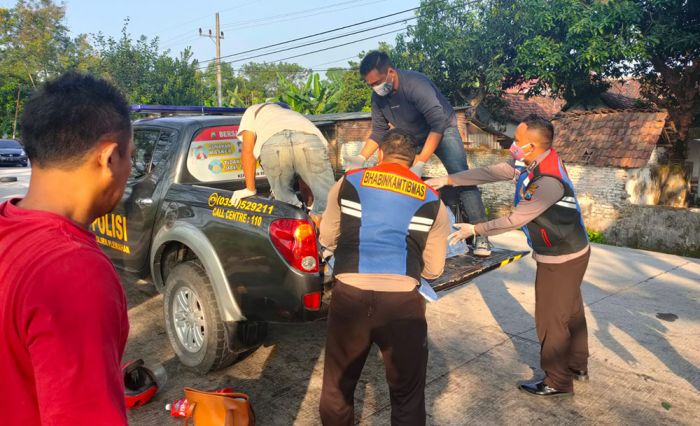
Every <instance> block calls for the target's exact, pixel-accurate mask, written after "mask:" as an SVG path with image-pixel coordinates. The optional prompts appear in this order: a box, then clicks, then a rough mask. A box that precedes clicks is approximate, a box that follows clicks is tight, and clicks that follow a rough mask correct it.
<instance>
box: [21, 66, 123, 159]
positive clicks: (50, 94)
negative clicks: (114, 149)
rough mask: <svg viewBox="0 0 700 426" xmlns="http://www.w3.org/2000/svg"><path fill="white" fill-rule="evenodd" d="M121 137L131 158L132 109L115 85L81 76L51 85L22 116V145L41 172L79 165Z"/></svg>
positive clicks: (71, 74) (67, 76)
mask: <svg viewBox="0 0 700 426" xmlns="http://www.w3.org/2000/svg"><path fill="white" fill-rule="evenodd" d="M109 134H115V135H116V136H117V137H118V140H119V150H120V152H121V153H124V152H126V150H127V148H128V146H127V145H128V143H129V138H130V136H131V121H130V119H129V105H128V104H127V102H126V99H124V96H123V95H122V94H121V92H120V91H119V90H118V89H117V88H116V87H115V86H114V85H112V84H111V83H109V82H107V81H106V80H103V79H101V78H97V77H94V76H91V75H89V74H83V73H78V72H68V73H66V74H63V75H62V76H60V77H58V78H57V79H55V80H52V81H49V82H48V83H46V84H45V85H44V86H43V87H41V88H40V89H39V90H38V91H36V92H35V93H34V94H33V95H32V97H31V99H30V100H29V101H28V102H27V104H26V106H25V107H24V112H23V113H22V142H23V143H24V147H25V148H24V149H25V150H26V151H27V156H28V157H29V159H30V160H31V161H32V163H36V164H37V165H38V166H40V167H49V168H51V167H59V168H60V167H70V166H74V165H77V164H78V162H79V161H80V160H82V159H83V158H84V157H85V155H86V154H87V153H88V152H90V151H91V150H92V149H93V148H94V147H95V145H96V144H97V142H98V141H99V140H100V138H102V137H103V136H105V135H109Z"/></svg>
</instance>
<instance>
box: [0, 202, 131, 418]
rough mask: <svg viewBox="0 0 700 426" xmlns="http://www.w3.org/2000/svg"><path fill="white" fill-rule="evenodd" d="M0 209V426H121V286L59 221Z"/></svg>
mask: <svg viewBox="0 0 700 426" xmlns="http://www.w3.org/2000/svg"><path fill="white" fill-rule="evenodd" d="M18 201H19V200H11V201H8V202H5V203H2V204H0V383H1V385H0V423H2V424H7V425H23V426H25V425H27V426H28V425H39V424H44V425H97V424H99V425H124V424H126V423H127V420H126V410H125V406H124V390H123V377H122V374H121V367H120V364H121V358H122V355H123V353H124V346H125V344H126V338H127V336H128V334H129V321H128V318H127V305H126V298H125V296H124V290H123V289H122V286H121V283H120V281H119V277H118V276H117V274H116V271H115V270H114V267H113V266H112V264H111V263H110V261H109V259H108V258H107V257H106V256H105V255H104V253H102V252H101V251H100V249H99V247H98V246H97V243H96V242H95V236H94V235H93V234H92V233H90V232H89V231H87V230H85V229H83V228H81V227H79V226H77V225H76V224H74V223H73V222H71V221H70V220H68V219H67V218H65V217H62V216H59V215H56V214H53V213H48V212H42V211H36V210H27V209H22V208H20V207H17V206H16V203H17V202H18Z"/></svg>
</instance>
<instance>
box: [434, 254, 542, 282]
mask: <svg viewBox="0 0 700 426" xmlns="http://www.w3.org/2000/svg"><path fill="white" fill-rule="evenodd" d="M528 254H529V252H527V251H514V250H506V249H503V248H495V247H494V248H493V249H491V256H489V257H476V256H474V255H471V254H462V255H459V256H454V257H450V258H448V259H447V260H446V261H445V272H443V274H442V276H441V277H440V278H438V279H436V280H435V281H433V282H431V283H430V286H431V287H432V288H433V290H435V291H443V290H448V289H451V288H454V287H459V286H460V285H463V284H466V283H467V282H469V281H471V280H473V279H474V278H476V277H478V276H479V275H482V274H485V273H486V272H489V271H492V270H494V269H496V268H500V267H501V266H505V265H507V264H509V263H512V262H515V261H516V260H520V259H521V258H522V257H523V256H527V255H528Z"/></svg>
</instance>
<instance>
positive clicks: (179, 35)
mask: <svg viewBox="0 0 700 426" xmlns="http://www.w3.org/2000/svg"><path fill="white" fill-rule="evenodd" d="M255 3H259V1H251V2H248V3H243V4H239V5H238V6H233V7H228V8H226V9H222V10H219V13H221V12H228V11H229V10H233V9H240V8H242V7H246V6H250V5H252V4H255ZM212 13H215V12H212ZM212 13H208V14H206V15H203V16H200V17H198V18H193V19H190V20H189V21H184V22H180V23H177V24H173V25H170V26H167V27H165V28H163V30H169V29H170V28H181V27H182V26H183V25H187V24H191V23H193V22H197V21H202V20H204V19H207V18H210V17H211V15H212ZM161 31H162V30H161ZM191 33H192V32H191V31H188V32H186V33H181V34H178V35H175V36H172V37H168V38H167V39H164V40H163V42H164V43H166V42H169V41H170V40H175V39H178V38H181V37H182V36H184V35H189V34H191Z"/></svg>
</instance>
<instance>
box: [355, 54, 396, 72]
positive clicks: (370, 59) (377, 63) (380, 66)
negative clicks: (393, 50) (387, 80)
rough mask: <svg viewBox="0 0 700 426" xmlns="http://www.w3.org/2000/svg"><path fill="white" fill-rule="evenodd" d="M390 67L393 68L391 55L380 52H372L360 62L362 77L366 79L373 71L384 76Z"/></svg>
mask: <svg viewBox="0 0 700 426" xmlns="http://www.w3.org/2000/svg"><path fill="white" fill-rule="evenodd" d="M389 67H393V65H392V64H391V60H390V59H389V55H387V54H386V53H384V52H380V51H379V50H372V51H370V52H369V53H368V54H367V55H365V57H364V58H363V59H362V62H360V75H361V76H362V77H363V78H364V76H366V75H367V74H368V73H369V72H370V71H372V70H377V71H379V72H380V73H382V74H384V73H385V72H386V71H387V70H388V69H389Z"/></svg>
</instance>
